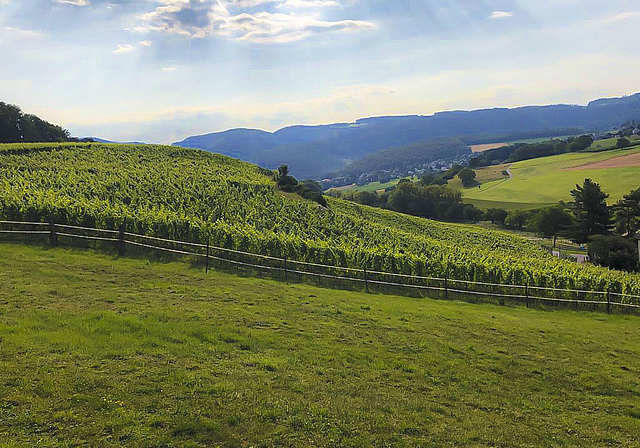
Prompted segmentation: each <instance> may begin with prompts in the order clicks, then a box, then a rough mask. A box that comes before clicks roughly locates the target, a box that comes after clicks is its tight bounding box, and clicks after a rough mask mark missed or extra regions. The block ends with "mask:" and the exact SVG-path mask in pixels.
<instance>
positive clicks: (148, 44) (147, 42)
mask: <svg viewBox="0 0 640 448" xmlns="http://www.w3.org/2000/svg"><path fill="white" fill-rule="evenodd" d="M140 45H142V46H143V47H150V46H151V42H149V41H148V40H141V41H140Z"/></svg>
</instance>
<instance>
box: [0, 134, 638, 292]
mask: <svg viewBox="0 0 640 448" xmlns="http://www.w3.org/2000/svg"><path fill="white" fill-rule="evenodd" d="M269 174H270V173H269ZM25 192H27V193H28V194H25ZM329 204H330V209H329V210H326V209H322V208H321V207H319V206H318V204H315V203H311V202H308V201H300V200H291V199H290V198H288V197H286V196H283V195H280V194H278V193H277V192H276V190H275V184H274V182H273V179H272V178H270V177H268V176H266V175H265V173H264V172H262V171H261V170H259V169H258V168H257V167H256V166H253V165H250V164H247V163H243V162H240V161H238V160H234V159H230V158H228V157H223V156H219V155H214V154H210V153H206V152H204V151H198V150H190V149H182V148H176V147H163V146H149V145H148V146H136V145H96V144H91V145H77V144H76V145H9V146H3V145H0V214H2V216H5V217H6V218H9V219H13V220H16V219H18V220H40V221H42V220H46V219H47V218H48V216H49V215H50V214H51V213H53V214H54V215H57V216H58V219H59V220H61V221H63V222H66V223H70V224H80V225H90V226H93V225H96V226H98V227H105V226H106V227H107V228H114V227H116V226H117V225H118V223H119V222H120V221H121V219H122V218H124V219H125V225H126V227H127V230H128V231H132V232H135V233H146V234H153V235H155V236H161V237H165V238H171V239H178V240H188V241H195V242H198V241H199V242H205V241H206V238H209V237H210V238H211V242H212V244H214V245H221V246H224V247H227V248H230V249H240V250H244V251H249V252H254V253H261V254H268V255H272V256H279V257H283V256H287V257H288V258H289V259H294V260H303V261H309V262H314V263H324V264H343V265H350V266H367V267H368V268H369V269H370V270H379V271H390V272H399V273H403V274H418V275H425V274H426V275H432V276H443V275H445V274H446V273H447V272H448V273H449V274H450V275H451V276H452V277H455V278H458V279H467V280H477V281H490V282H504V283H514V282H515V283H520V284H522V283H524V282H528V283H530V284H537V285H538V286H557V287H562V288H564V287H569V288H578V289H597V290H602V289H603V288H612V289H613V291H620V292H631V293H639V292H640V276H637V275H631V274H626V273H621V272H613V271H609V270H605V269H600V268H595V267H592V266H585V267H581V266H578V265H576V264H575V263H570V262H565V261H560V260H557V259H555V258H554V257H552V256H551V255H549V254H547V253H546V252H544V251H543V250H542V249H540V248H539V247H538V246H537V245H535V244H533V243H530V242H527V241H525V240H523V239H521V238H518V237H515V236H512V235H509V234H507V233H504V232H495V231H487V230H483V229H478V228H474V227H471V226H461V225H452V224H446V223H439V222H434V221H430V220H426V219H421V218H415V217H411V216H407V215H402V214H398V213H394V212H390V211H385V210H381V209H374V208H370V207H365V206H360V205H357V204H354V203H351V202H346V201H340V200H330V201H329ZM59 222H60V221H59Z"/></svg>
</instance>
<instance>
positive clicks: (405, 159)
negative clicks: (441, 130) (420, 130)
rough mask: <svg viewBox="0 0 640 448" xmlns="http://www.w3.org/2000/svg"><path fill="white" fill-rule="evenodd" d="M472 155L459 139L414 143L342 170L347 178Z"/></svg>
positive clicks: (386, 150)
mask: <svg viewBox="0 0 640 448" xmlns="http://www.w3.org/2000/svg"><path fill="white" fill-rule="evenodd" d="M466 154H471V150H470V149H469V147H468V146H467V144H466V143H465V142H463V141H462V140H461V139H459V138H453V137H451V138H441V139H435V140H429V141H426V142H418V143H413V144H411V145H407V146H402V147H399V148H388V149H383V150H382V151H378V152H375V153H373V154H369V155H368V156H365V157H363V158H361V159H359V160H356V161H355V162H352V163H350V164H349V165H347V166H346V167H345V168H343V169H342V170H340V174H342V175H346V176H358V175H360V174H362V173H368V172H372V171H377V170H393V169H399V170H401V171H402V170H406V169H411V168H414V167H416V166H419V165H422V164H427V163H430V162H433V161H434V160H438V159H444V158H454V157H459V156H462V155H466Z"/></svg>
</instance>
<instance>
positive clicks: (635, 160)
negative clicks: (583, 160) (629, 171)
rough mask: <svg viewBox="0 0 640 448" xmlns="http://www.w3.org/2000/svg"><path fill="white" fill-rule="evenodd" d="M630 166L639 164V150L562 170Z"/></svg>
mask: <svg viewBox="0 0 640 448" xmlns="http://www.w3.org/2000/svg"><path fill="white" fill-rule="evenodd" d="M630 166H640V152H638V153H635V154H629V155H625V156H618V157H614V158H612V159H608V160H601V161H600V162H593V163H587V164H584V165H578V166H573V167H571V168H564V169H563V170H562V171H573V170H598V169H602V168H625V167H630Z"/></svg>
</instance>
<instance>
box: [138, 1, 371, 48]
mask: <svg viewBox="0 0 640 448" xmlns="http://www.w3.org/2000/svg"><path fill="white" fill-rule="evenodd" d="M160 1H161V3H162V5H163V6H158V7H157V8H156V9H155V10H154V11H152V12H149V13H147V14H144V15H143V16H142V21H143V25H141V26H139V27H137V28H135V30H136V31H141V32H148V31H156V32H164V33H169V34H180V35H184V36H188V37H192V38H200V39H202V38H205V37H207V36H214V35H217V36H225V37H228V38H232V39H236V40H241V41H249V42H254V43H288V42H296V41H299V40H302V39H305V38H308V37H311V36H313V35H317V34H322V33H327V32H333V31H359V30H366V29H372V28H375V25H374V24H373V23H371V22H366V21H361V20H322V19H320V18H319V17H318V15H317V14H313V12H312V11H310V12H306V11H305V13H304V14H294V13H293V12H291V13H289V14H284V13H272V12H266V11H262V12H255V13H254V12H252V11H251V8H247V6H256V5H257V4H260V3H265V1H264V0H256V1H249V0H237V1H235V2H226V3H222V1H220V0H216V1H214V0H160ZM271 3H276V2H273V1H272V2H271ZM277 3H278V4H279V5H278V7H279V8H289V9H291V8H311V7H324V6H334V5H339V4H338V3H337V2H336V1H334V0H278V1H277ZM225 5H227V6H230V7H234V8H236V9H237V8H241V9H245V10H244V11H237V12H236V13H234V14H232V13H230V12H229V9H227V6H225Z"/></svg>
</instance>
